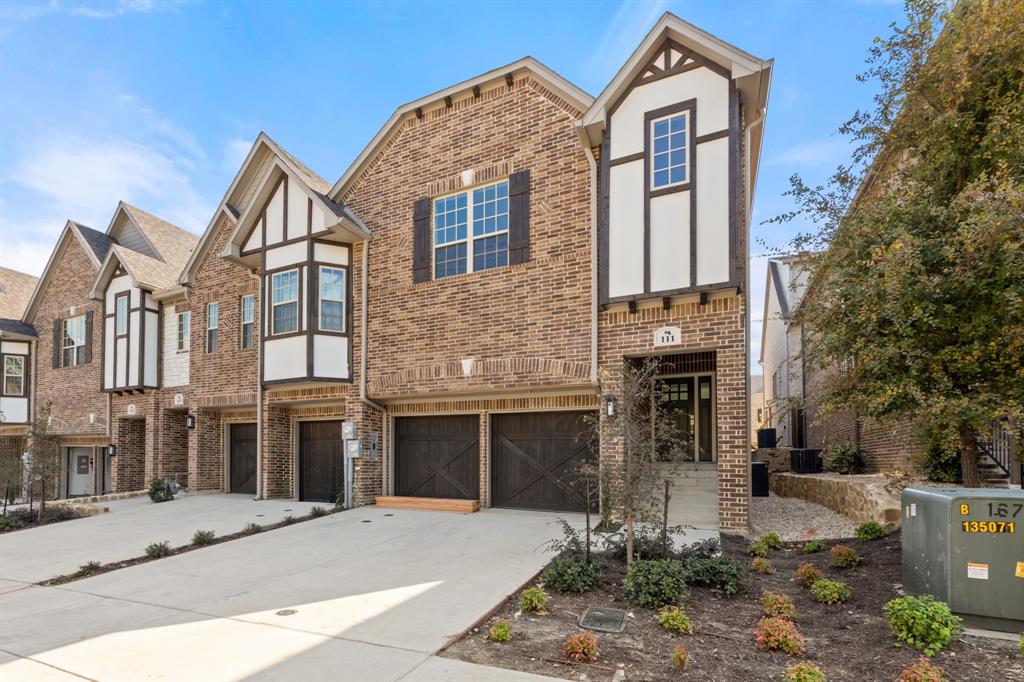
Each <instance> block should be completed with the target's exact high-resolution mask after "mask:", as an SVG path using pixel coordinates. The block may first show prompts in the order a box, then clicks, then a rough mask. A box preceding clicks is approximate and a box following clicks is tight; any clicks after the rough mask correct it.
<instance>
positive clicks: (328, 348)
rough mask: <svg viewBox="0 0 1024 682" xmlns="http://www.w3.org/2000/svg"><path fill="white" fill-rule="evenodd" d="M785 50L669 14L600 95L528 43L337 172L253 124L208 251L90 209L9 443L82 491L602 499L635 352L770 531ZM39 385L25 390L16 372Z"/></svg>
mask: <svg viewBox="0 0 1024 682" xmlns="http://www.w3.org/2000/svg"><path fill="white" fill-rule="evenodd" d="M771 70H772V64H771V62H770V61H765V60H762V59H759V58H756V57H753V56H752V55H750V54H748V53H746V52H744V51H742V50H740V49H738V48H736V47H734V46H732V45H729V44H728V43H726V42H724V41H722V40H720V39H718V38H716V37H714V36H712V35H709V34H708V33H706V32H704V31H702V30H700V29H698V28H696V27H694V26H692V25H690V24H688V23H686V22H685V21H682V20H681V19H679V18H677V17H675V16H673V15H671V14H666V15H665V16H663V17H662V18H661V19H660V20H659V21H658V23H657V24H656V26H655V27H654V28H653V29H652V30H651V32H650V33H649V34H648V35H647V36H646V37H645V38H644V40H643V42H642V43H641V44H640V45H639V46H638V47H637V48H636V50H635V51H634V52H633V54H632V55H631V56H630V58H629V60H628V61H627V62H626V63H625V64H624V65H623V66H622V68H621V69H620V70H619V71H618V73H617V74H616V75H615V77H614V79H613V80H612V81H611V82H610V83H609V84H608V85H607V87H606V88H605V89H604V90H603V91H602V92H601V94H600V95H599V96H598V97H597V98H596V99H595V98H593V97H591V96H590V95H588V94H587V93H585V92H584V91H582V90H581V89H579V88H578V87H576V86H574V85H573V84H572V83H570V82H568V81H567V80H566V79H565V78H563V77H561V76H559V75H558V74H557V73H554V72H553V71H551V70H550V69H548V68H547V67H545V66H544V65H542V64H541V63H539V62H538V61H537V60H535V59H533V58H530V57H527V58H524V59H521V60H519V61H517V62H514V63H512V64H509V65H507V66H504V67H501V68H499V69H495V70H493V71H489V72H487V73H484V74H482V75H480V76H477V77H476V78H472V79H471V80H468V81H465V82H462V83H459V84H457V85H453V86H451V87H449V88H447V89H445V90H442V91H440V92H436V93H434V94H431V95H427V96H425V97H423V98H421V99H418V100H416V101H414V102H411V103H409V104H406V105H404V106H401V107H399V108H398V109H397V110H396V111H395V112H394V114H393V115H392V116H391V118H390V119H389V120H388V121H387V122H386V123H385V124H384V126H383V127H382V128H381V130H380V132H378V133H377V135H376V136H375V137H374V138H373V139H372V140H370V142H369V144H367V145H366V147H365V149H364V150H363V151H362V153H360V154H359V156H358V158H356V160H355V161H354V162H353V163H352V165H351V166H350V167H349V168H348V169H347V170H345V171H344V173H343V174H342V175H341V177H340V179H339V180H338V181H337V182H335V183H333V184H331V183H330V182H327V181H325V180H324V179H323V178H321V177H320V176H319V175H317V174H316V173H314V172H313V171H311V170H310V169H309V168H307V167H306V166H305V165H303V164H302V163H301V162H300V161H299V160H297V159H296V158H295V157H294V156H292V155H291V154H289V153H288V152H287V151H286V150H285V149H283V148H282V147H281V146H280V145H278V144H277V143H276V142H275V141H274V140H272V139H271V138H270V137H268V136H267V135H265V134H260V136H259V137H258V138H257V139H256V141H255V143H254V144H253V146H252V149H251V151H250V152H249V154H248V156H247V157H246V159H245V161H244V162H243V163H242V166H241V168H240V169H239V171H238V173H237V175H236V176H235V178H234V180H233V181H232V183H231V185H230V186H229V187H228V188H227V191H226V192H225V193H224V197H223V200H222V201H221V202H220V205H219V206H218V208H217V210H216V212H215V213H214V215H213V216H212V218H211V219H210V222H209V225H208V226H207V227H206V230H205V232H204V233H203V234H202V236H201V237H200V238H198V239H197V238H196V237H195V236H193V235H192V234H191V233H190V232H188V231H186V230H183V229H181V228H179V227H176V226H174V225H171V224H169V223H168V222H166V221H164V220H161V219H160V218H158V217H156V216H153V215H151V214H149V213H147V212H145V211H143V210H140V209H139V208H136V207H134V206H131V205H128V204H126V203H121V204H119V205H118V206H117V207H116V209H115V210H114V212H113V216H112V218H111V220H110V223H109V225H108V226H107V228H106V230H105V231H100V230H96V229H92V228H90V227H86V226H84V225H81V224H78V223H76V222H72V221H69V222H68V223H67V225H66V226H65V228H64V231H63V232H62V234H61V236H60V239H59V240H58V242H57V245H56V247H55V249H54V251H53V254H52V256H51V257H50V260H49V262H48V263H47V265H46V268H45V270H44V272H43V274H42V276H41V277H40V279H39V281H38V283H37V284H36V286H35V287H34V290H33V292H32V293H31V296H30V299H29V300H28V302H27V305H26V306H25V308H24V311H23V313H21V314H20V316H19V317H18V319H13V320H6V321H5V322H3V323H2V324H0V329H2V332H0V333H2V337H0V338H2V344H3V346H2V347H3V360H4V367H5V384H4V395H3V398H2V400H3V404H2V408H0V409H2V410H3V413H4V419H5V420H6V421H5V422H4V423H3V424H0V444H2V447H3V449H4V454H5V456H11V455H12V454H15V453H20V452H22V451H23V449H24V445H25V444H24V439H25V437H26V433H27V431H26V423H27V422H28V421H29V420H30V415H31V414H32V413H33V411H34V410H35V409H36V408H37V407H39V406H41V405H43V404H49V405H51V418H50V425H51V427H50V430H51V431H52V432H53V433H56V434H59V437H60V444H61V448H62V453H63V467H62V474H61V481H60V486H61V490H60V493H61V495H83V494H96V493H103V492H108V491H126V490H136V489H141V488H144V487H146V486H147V485H148V483H149V481H150V480H152V479H153V478H157V477H164V478H171V479H176V480H177V481H178V482H179V484H181V485H183V486H186V487H187V489H188V490H190V491H194V492H203V491H218V492H230V493H245V494H248V495H252V496H254V497H257V498H296V499H303V500H325V501H331V502H333V501H335V500H337V499H339V498H340V499H342V500H343V501H344V502H345V503H346V504H348V505H363V504H369V503H372V502H374V500H375V498H376V497H377V496H378V495H381V494H393V495H400V496H415V497H434V498H458V499H470V500H478V501H479V502H480V503H481V504H482V505H483V506H501V507H519V508H527V509H546V510H564V511H571V510H580V509H582V508H583V506H584V504H585V501H584V499H583V497H582V496H581V495H580V493H579V490H578V487H576V486H574V485H573V483H572V476H573V472H574V471H575V469H576V468H577V466H578V464H579V462H580V461H582V460H587V459H598V460H599V461H600V463H601V465H602V466H614V465H615V464H616V462H619V461H621V459H622V456H623V443H622V442H621V441H618V440H616V439H615V438H607V437H606V438H603V439H602V440H601V442H599V443H594V442H593V441H592V440H589V439H586V438H581V437H580V436H581V434H582V433H583V432H584V430H586V429H587V428H588V426H587V424H588V422H590V421H592V420H591V419H588V418H587V417H588V416H590V417H591V418H596V419H598V420H600V422H601V423H604V422H605V421H606V420H610V419H615V418H616V415H615V405H616V402H617V401H619V400H621V396H619V395H618V394H617V393H616V387H615V377H616V376H619V373H620V370H621V367H622V366H623V363H626V362H631V361H634V359H635V358H643V357H649V356H657V357H659V358H660V362H659V367H660V376H659V377H658V384H659V390H661V391H663V395H664V396H665V398H666V400H667V401H668V402H670V403H671V406H672V407H674V408H676V409H677V410H679V411H680V413H681V414H682V415H683V418H682V423H683V426H684V428H685V429H687V430H688V431H689V433H690V434H691V435H692V437H693V439H694V442H695V443H696V444H697V445H698V446H699V447H698V448H696V449H695V451H694V454H693V459H694V460H695V461H694V466H695V467H703V468H704V469H706V470H707V471H709V472H711V473H712V475H711V476H709V477H708V478H706V479H702V480H706V481H708V486H711V487H713V490H711V493H712V494H715V493H717V494H716V497H715V499H716V501H717V502H716V504H717V509H716V516H717V519H716V520H717V521H718V522H719V523H720V525H721V527H722V528H725V529H743V528H745V527H746V525H747V507H748V499H749V485H748V480H749V472H748V466H749V441H748V433H749V431H748V429H749V425H748V420H749V413H748V409H747V405H748V386H747V376H748V373H749V372H748V369H749V360H748V352H747V349H748V348H749V330H748V328H747V325H746V319H747V305H748V300H747V292H748V282H747V279H748V275H747V255H748V226H749V222H750V213H751V202H752V195H753V192H752V190H753V187H754V185H755V181H756V178H757V169H758V156H759V150H760V147H761V138H762V134H763V130H764V117H765V111H766V104H767V97H768V89H769V82H770V76H771ZM15 374H17V375H18V376H19V377H21V379H20V382H19V381H18V380H15V379H12V378H11V377H12V376H13V375H15Z"/></svg>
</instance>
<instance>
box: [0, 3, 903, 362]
mask: <svg viewBox="0 0 1024 682" xmlns="http://www.w3.org/2000/svg"><path fill="white" fill-rule="evenodd" d="M666 10H670V11H672V12H675V13H676V14H678V15H679V16H680V17H682V18H683V19H686V20H687V21H690V22H691V23H694V24H696V25H697V26H700V27H701V28H703V29H704V30H706V31H709V32H711V33H713V34H715V35H717V36H719V37H720V38H722V39H724V40H727V41H729V42H731V43H733V44H735V45H737V46H739V47H741V48H743V49H745V50H746V51H748V52H751V53H753V54H755V55H757V56H758V57H762V58H774V59H775V74H774V81H773V84H772V92H771V100H770V102H769V114H768V120H767V128H766V138H765V146H764V151H763V154H762V166H761V177H760V180H759V184H758V187H757V196H756V201H755V221H754V223H755V224H754V226H753V234H754V237H755V238H760V239H762V240H765V241H766V242H767V243H768V244H780V243H785V242H786V240H787V238H788V233H787V232H784V231H780V230H779V228H777V227H771V228H769V227H768V226H762V225H759V224H758V223H760V221H761V220H763V219H764V218H766V217H769V216H772V215H775V214H777V213H779V212H780V211H782V210H784V209H785V208H786V207H787V206H788V204H787V202H786V201H785V199H784V198H783V197H782V196H781V194H782V192H783V191H785V189H786V187H787V178H788V177H789V176H790V175H791V174H792V173H794V172H799V173H801V174H803V175H804V176H805V177H808V178H810V179H822V178H824V177H826V176H827V175H828V174H829V173H830V171H831V170H832V169H833V168H834V167H835V165H836V164H837V163H839V162H841V161H843V160H844V159H845V158H846V156H847V155H848V152H849V148H848V146H847V145H846V144H845V142H844V141H843V140H841V139H840V138H838V137H837V136H835V135H834V131H835V129H836V127H837V126H838V124H839V123H841V122H842V121H843V120H844V119H845V118H846V117H847V116H848V115H849V114H850V113H851V112H852V111H853V110H855V109H856V108H857V107H865V106H868V104H869V101H870V97H871V94H872V89H871V87H870V86H867V85H863V84H860V83H857V82H856V81H855V79H854V76H855V74H856V73H858V72H859V71H860V70H862V68H863V62H864V57H865V55H866V52H867V49H868V47H869V46H870V45H871V40H872V39H873V38H874V37H875V36H877V35H884V33H885V32H886V28H887V26H888V24H889V23H890V22H892V21H894V20H896V19H898V17H899V15H900V12H901V7H900V5H898V4H894V3H891V2H884V1H883V2H870V1H862V2H663V1H654V2H598V1H593V0H591V1H588V2H554V1H552V0H548V1H545V2H513V3H502V2H486V1H481V0H478V1H477V2H470V3H456V2H444V3H427V2H415V3H405V2H387V3H372V4H366V3H327V2H315V3H313V2H289V3H270V2H260V3H241V2H239V3H218V2H158V1H156V0H122V1H120V2H118V1H116V0H115V1H111V2H93V1H88V0H82V1H76V0H61V1H56V0H55V1H52V2H48V1H43V2H37V3H20V2H17V0H14V1H12V0H7V1H6V2H5V3H4V4H0V265H4V266H7V267H13V268H16V269H19V270H23V271H26V272H31V273H34V274H38V273H39V272H40V271H41V270H42V268H43V267H44V266H45V263H46V259H47V257H48V255H49V252H50V250H51V248H52V246H53V244H54V242H55V240H56V237H57V235H58V234H59V232H60V230H61V228H62V227H63V225H64V222H65V221H66V220H67V219H68V218H72V219H75V220H77V221H80V222H83V223H85V224H87V225H90V226H92V227H95V228H97V229H101V230H102V229H106V226H107V223H108V222H109V220H110V217H111V215H112V213H113V210H114V207H115V206H116V204H117V201H118V200H120V199H123V200H125V201H128V202H130V203H133V204H136V205H138V206H139V207H141V208H143V209H146V210H149V211H151V212H153V213H156V214H157V215H160V216H161V217H163V218H165V219H167V220H170V221H171V222H174V223H176V224H178V225H181V226H182V227H184V228H186V229H190V230H192V231H194V232H197V233H199V232H201V231H202V230H203V229H204V228H205V226H206V224H207V222H208V221H209V219H210V217H211V214H212V211H213V210H214V208H215V207H216V205H217V204H218V202H219V201H220V199H221V197H222V195H223V193H224V191H225V189H226V188H227V186H228V184H229V183H230V182H231V179H232V178H233V177H234V174H235V172H236V171H237V170H238V167H239V164H240V162H241V160H242V159H243V157H244V156H245V153H246V152H247V151H248V149H249V146H250V145H251V144H252V141H253V140H254V139H255V137H256V135H257V133H258V132H259V131H260V130H264V131H266V132H267V133H268V134H269V135H270V136H271V137H273V138H274V139H276V140H277V141H278V142H279V143H281V144H282V145H284V146H285V148H287V149H288V150H289V151H291V152H292V153H293V154H295V155H296V156H298V157H299V158H300V159H302V160H303V161H304V162H305V163H306V164H308V165H309V166H310V167H311V168H313V169H314V170H316V171H317V172H318V173H320V175H322V176H323V177H325V178H326V179H327V180H328V181H331V182H333V181H334V180H336V179H337V178H338V177H339V176H340V175H341V174H342V172H343V171H344V170H345V168H346V167H347V166H348V164H349V163H350V162H351V161H352V160H353V159H354V158H355V156H356V155H357V154H358V153H359V152H360V150H361V149H362V148H363V147H364V146H365V145H366V143H367V142H368V141H369V140H370V138H371V137H372V136H373V135H374V134H375V133H376V132H377V130H378V129H379V128H380V126H381V125H382V124H383V123H384V121H385V120H386V119H387V118H388V116H390V114H391V113H392V112H393V111H394V109H395V108H396V107H398V106H399V105H401V104H402V103H404V102H407V101H410V100H414V99H417V98H419V97H421V96H423V95H425V94H428V93H430V92H433V91H435V90H439V89H442V88H444V87H447V86H449V85H451V84H453V83H456V82H458V81H461V80H465V79H467V78H470V77H472V76H475V75H477V74H479V73H482V72H484V71H488V70H490V69H492V68H495V67H497V66H500V65H502V64H506V63H509V62H512V61H514V60H516V59H518V58H520V57H522V56H524V55H531V56H533V57H535V58H537V59H539V60H540V61H541V62H543V63H545V64H546V65H548V66H549V67H551V68H552V69H554V70H555V71H557V72H559V73H560V74H562V75H563V76H565V77H566V78H568V79H569V80H570V81H572V82H574V83H576V84H577V85H578V86H580V87H581V88H583V89H584V90H586V91H588V92H590V93H591V94H594V95H596V94H598V93H599V92H600V91H601V89H602V88H603V87H604V86H605V84H606V83H607V82H608V81H609V80H610V79H611V78H612V76H613V75H614V73H615V71H616V70H617V69H618V68H619V67H620V66H621V64H622V63H623V62H624V61H625V60H626V58H627V57H628V56H629V54H630V52H632V50H633V49H634V48H635V47H636V45H637V43H638V42H639V41H640V40H641V39H642V38H643V36H644V34H645V33H646V32H647V31H648V30H649V29H650V27H651V26H652V25H653V24H654V22H655V21H656V20H657V18H658V17H659V16H660V15H661V13H662V12H664V11H666ZM764 250H765V249H764V247H763V246H761V245H760V244H757V243H754V244H753V245H752V253H753V254H754V255H755V258H754V259H753V261H752V263H751V266H752V278H753V287H752V291H751V304H752V305H751V308H752V311H751V312H752V318H753V320H752V322H753V324H752V332H753V337H754V338H753V348H752V349H751V355H752V357H753V358H754V359H755V364H754V365H753V369H754V371H758V370H757V365H756V357H757V349H758V342H759V336H760V318H761V308H762V305H763V295H764V294H763V290H764V259H763V258H759V257H756V256H757V254H760V253H762V252H763V251H764Z"/></svg>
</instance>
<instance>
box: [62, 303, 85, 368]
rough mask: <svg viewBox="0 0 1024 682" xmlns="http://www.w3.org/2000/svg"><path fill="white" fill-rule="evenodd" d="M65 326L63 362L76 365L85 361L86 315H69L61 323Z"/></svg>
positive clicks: (67, 365) (64, 364) (72, 365)
mask: <svg viewBox="0 0 1024 682" xmlns="http://www.w3.org/2000/svg"><path fill="white" fill-rule="evenodd" d="M61 326H62V327H63V329H62V331H63V335H62V339H63V340H62V343H61V350H62V351H63V354H62V358H61V364H62V366H64V367H74V366H75V365H81V364H83V363H84V362H85V315H79V316H77V317H69V318H68V319H66V320H64V322H63V323H62V325H61Z"/></svg>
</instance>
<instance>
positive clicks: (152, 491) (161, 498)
mask: <svg viewBox="0 0 1024 682" xmlns="http://www.w3.org/2000/svg"><path fill="white" fill-rule="evenodd" d="M149 499H151V500H153V501H154V502H170V501H171V500H173V499H174V493H172V492H171V488H170V486H168V485H167V481H165V480H164V479H162V478H154V479H153V482H152V483H150V484H149Z"/></svg>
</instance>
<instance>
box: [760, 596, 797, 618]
mask: <svg viewBox="0 0 1024 682" xmlns="http://www.w3.org/2000/svg"><path fill="white" fill-rule="evenodd" d="M761 615H763V616H764V617H765V618H784V619H786V620H794V619H795V618H796V605H795V604H794V603H793V600H792V599H790V598H789V597H787V596H786V595H784V594H775V593H774V592H765V593H764V595H762V597H761Z"/></svg>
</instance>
